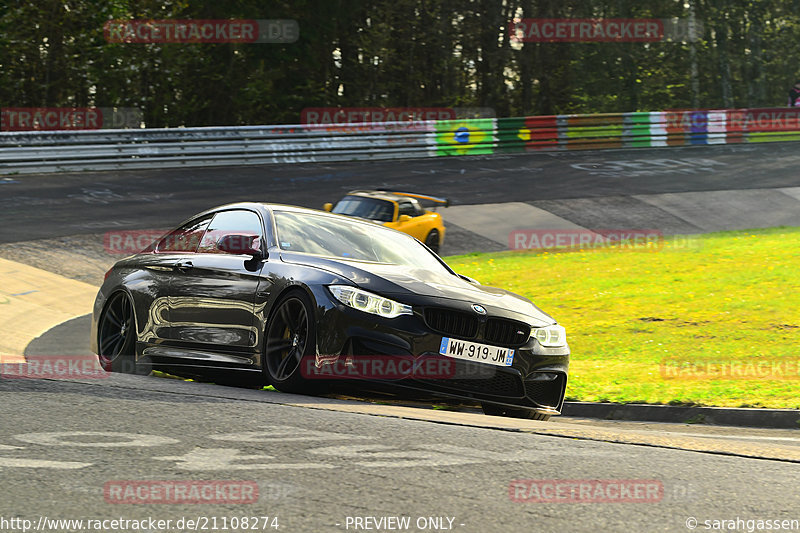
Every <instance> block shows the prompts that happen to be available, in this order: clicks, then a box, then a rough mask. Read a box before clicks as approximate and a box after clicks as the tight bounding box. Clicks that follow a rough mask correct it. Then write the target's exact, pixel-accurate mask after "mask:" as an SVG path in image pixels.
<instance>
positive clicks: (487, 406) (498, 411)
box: [481, 402, 550, 422]
mask: <svg viewBox="0 0 800 533" xmlns="http://www.w3.org/2000/svg"><path fill="white" fill-rule="evenodd" d="M481 407H482V408H483V414H485V415H490V416H507V417H509V418H525V419H528V420H541V421H543V422H547V421H548V420H550V415H545V414H542V413H537V412H536V411H535V410H533V409H525V408H524V407H519V408H514V407H505V406H502V405H495V404H493V403H486V402H482V403H481Z"/></svg>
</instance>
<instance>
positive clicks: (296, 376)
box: [262, 291, 319, 394]
mask: <svg viewBox="0 0 800 533" xmlns="http://www.w3.org/2000/svg"><path fill="white" fill-rule="evenodd" d="M312 309H313V306H312V305H311V300H310V299H309V297H308V296H307V295H306V294H305V293H303V292H300V291H292V292H290V293H289V294H287V295H286V296H284V297H283V298H281V299H280V301H279V302H278V303H277V304H276V305H275V307H274V309H273V311H272V313H271V315H270V318H269V321H268V323H267V331H266V340H265V341H264V361H263V364H262V369H263V370H264V374H265V378H266V379H267V380H268V381H269V383H270V384H272V386H273V387H275V388H276V389H278V390H279V391H281V392H293V393H299V394H302V393H312V392H317V391H318V390H319V387H317V386H315V385H316V384H312V383H309V382H308V381H306V380H305V379H304V378H303V372H302V368H303V365H305V364H307V361H308V360H309V359H308V358H310V357H314V355H315V352H316V350H315V346H316V330H315V323H314V318H313V316H312V315H311V310H312Z"/></svg>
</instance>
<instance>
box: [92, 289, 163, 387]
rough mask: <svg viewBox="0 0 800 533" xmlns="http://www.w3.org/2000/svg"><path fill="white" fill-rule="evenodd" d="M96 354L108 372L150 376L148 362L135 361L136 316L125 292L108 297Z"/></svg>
mask: <svg viewBox="0 0 800 533" xmlns="http://www.w3.org/2000/svg"><path fill="white" fill-rule="evenodd" d="M97 351H98V352H99V353H98V355H97V357H98V360H99V361H100V366H102V367H103V369H104V370H105V371H106V372H121V373H125V374H139V375H147V374H149V373H150V367H149V365H137V363H136V317H135V316H134V312H133V303H131V299H130V297H128V295H127V294H126V293H124V292H122V291H120V292H117V293H115V294H114V295H113V296H111V298H109V300H108V303H107V304H106V307H105V309H103V314H102V315H100V321H99V323H98V326H97Z"/></svg>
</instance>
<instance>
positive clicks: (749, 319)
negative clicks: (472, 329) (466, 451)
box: [446, 227, 800, 408]
mask: <svg viewBox="0 0 800 533" xmlns="http://www.w3.org/2000/svg"><path fill="white" fill-rule="evenodd" d="M684 244H686V241H683V240H680V239H678V240H676V241H675V242H670V239H669V238H666V239H665V242H664V244H663V247H661V248H660V249H658V247H656V248H655V249H653V248H651V249H649V251H645V250H644V249H639V250H630V249H628V250H624V249H618V248H601V249H594V250H584V251H560V252H555V253H554V252H553V251H550V252H544V251H513V252H500V253H491V254H471V255H463V256H452V257H448V258H446V260H447V262H448V264H450V265H451V266H452V267H453V268H454V269H455V270H456V271H457V272H459V273H461V274H466V275H468V276H471V277H473V278H475V279H477V280H479V281H480V282H481V283H483V284H485V285H493V286H497V287H503V288H505V289H508V290H511V291H514V292H516V293H519V294H522V295H524V296H526V297H528V298H530V299H531V300H533V301H534V302H535V303H536V304H537V305H538V306H539V307H540V308H542V309H543V310H544V311H545V312H547V313H548V314H550V315H552V316H553V317H554V318H556V319H557V320H558V322H559V323H560V324H562V325H564V326H565V327H566V328H567V333H568V335H567V338H568V341H569V344H570V347H571V350H572V357H571V364H570V380H569V386H568V389H567V397H568V399H572V400H583V401H611V402H623V403H629V402H646V403H662V404H680V405H715V406H728V407H773V408H779V407H782V408H800V375H798V370H799V369H800V228H786V227H783V228H772V229H764V230H748V231H736V232H721V233H713V234H707V235H703V236H693V237H692V238H691V242H690V243H689V244H691V246H684ZM665 361H677V363H671V364H682V363H681V362H692V361H693V362H698V361H708V362H711V363H713V364H714V365H715V366H712V367H710V368H718V366H716V365H718V364H728V365H733V366H734V367H735V368H737V369H739V370H740V371H742V372H743V373H744V374H745V375H746V377H741V376H740V377H738V378H736V379H717V378H707V377H706V378H702V379H687V378H686V377H685V376H686V375H685V374H683V375H679V376H678V377H674V378H665V377H663V376H662V370H663V369H664V364H670V363H665ZM754 363H763V364H765V365H766V366H763V367H761V368H767V369H771V370H767V371H766V372H764V375H762V376H759V375H758V374H756V373H755V372H754V371H753V370H752V369H753V368H754V366H753V364H754ZM748 364H749V365H750V366H747V365H748ZM775 365H778V366H775ZM781 365H782V366H781ZM776 369H777V370H776ZM792 376H793V377H792Z"/></svg>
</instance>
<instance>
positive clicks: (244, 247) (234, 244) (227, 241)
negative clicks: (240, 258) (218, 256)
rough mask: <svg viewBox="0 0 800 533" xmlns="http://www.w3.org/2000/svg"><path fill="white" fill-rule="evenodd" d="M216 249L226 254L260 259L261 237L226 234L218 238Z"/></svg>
mask: <svg viewBox="0 0 800 533" xmlns="http://www.w3.org/2000/svg"><path fill="white" fill-rule="evenodd" d="M217 249H218V250H220V251H221V252H225V253H226V254H234V255H251V256H253V257H261V256H262V254H261V237H259V236H258V235H252V234H245V233H228V234H227V235H223V236H222V237H220V238H219V240H218V241H217Z"/></svg>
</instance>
